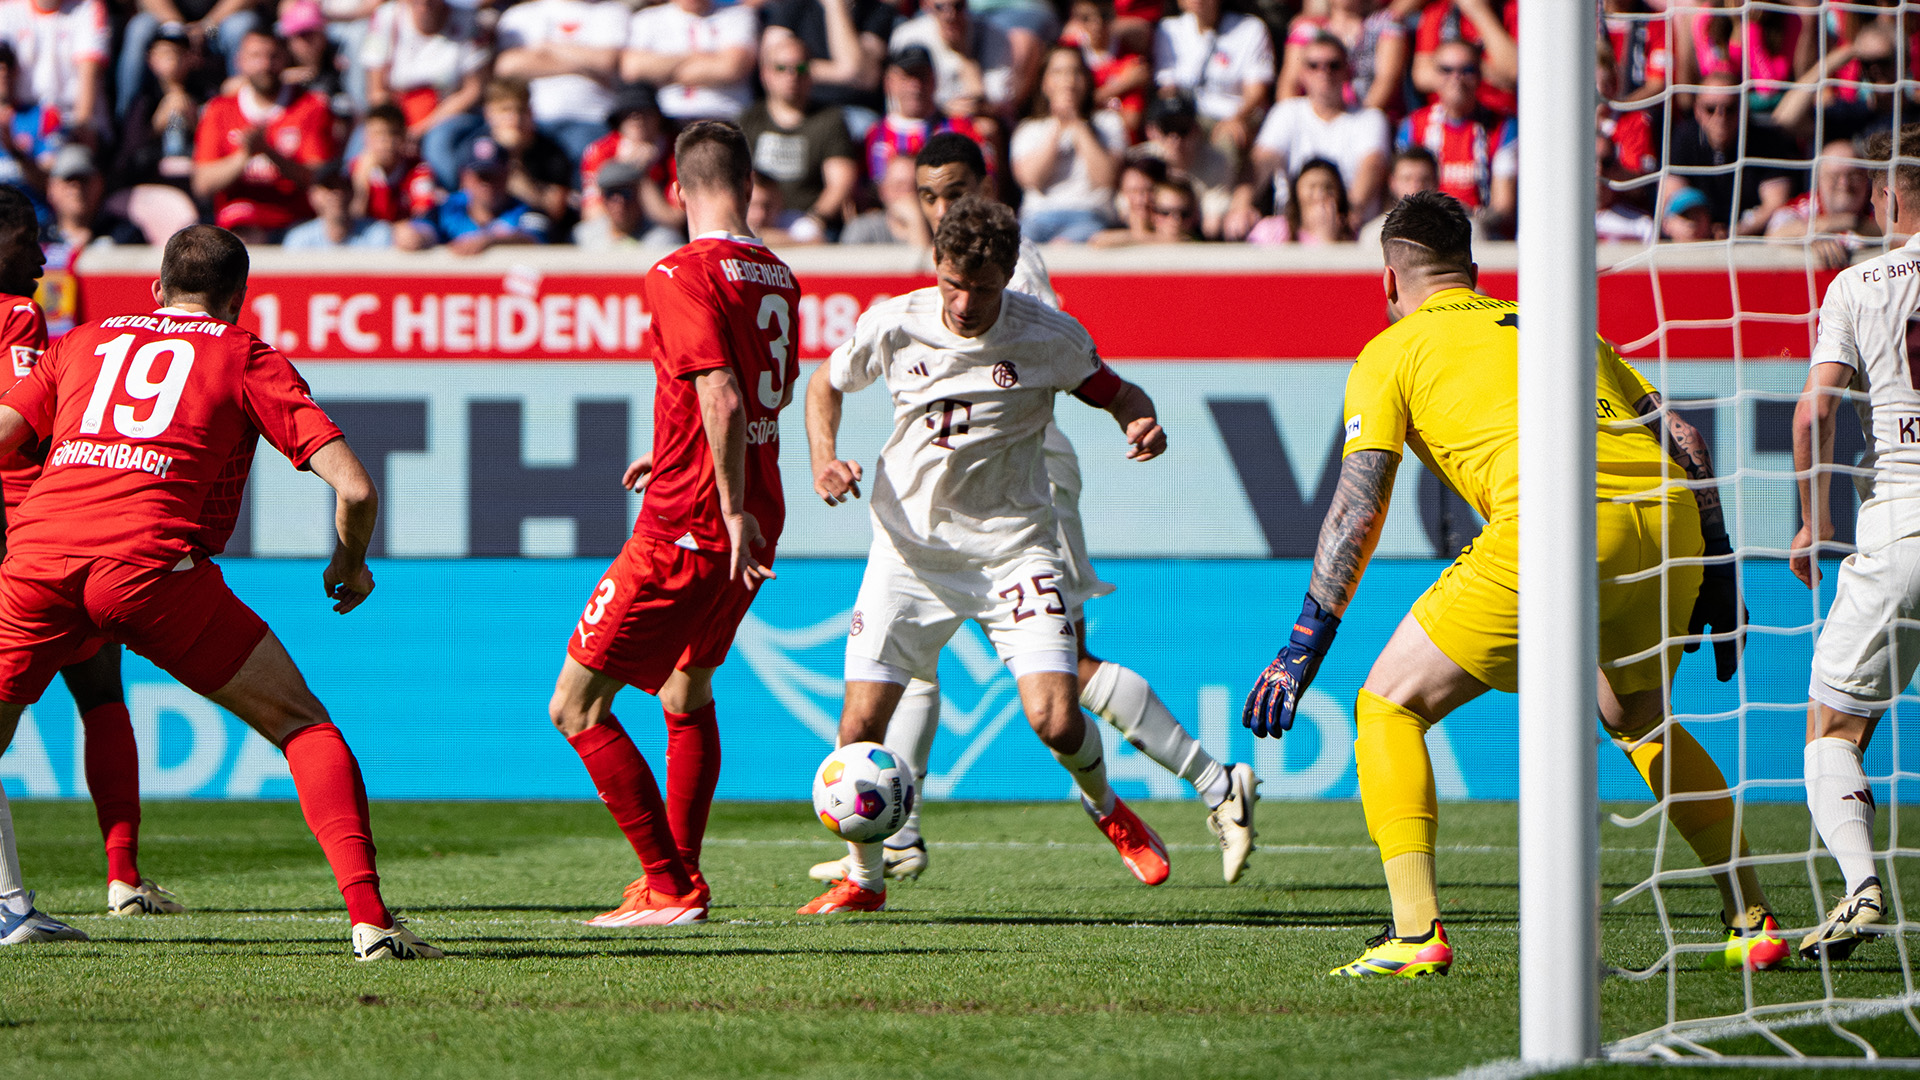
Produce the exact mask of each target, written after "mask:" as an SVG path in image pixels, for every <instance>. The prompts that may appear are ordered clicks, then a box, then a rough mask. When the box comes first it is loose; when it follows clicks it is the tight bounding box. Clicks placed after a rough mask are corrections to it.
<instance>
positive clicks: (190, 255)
mask: <svg viewBox="0 0 1920 1080" xmlns="http://www.w3.org/2000/svg"><path fill="white" fill-rule="evenodd" d="M248 268H249V262H248V259H247V245H246V244H244V243H242V242H241V241H240V238H239V237H237V236H235V235H233V234H232V233H230V232H228V231H227V230H225V229H223V228H221V227H219V226H218V225H189V226H188V227H186V228H184V229H181V230H180V231H179V232H177V233H174V234H173V237H172V239H170V240H168V241H167V248H166V251H165V253H164V254H162V255H161V256H160V292H161V295H163V296H165V297H166V299H167V302H168V303H179V302H181V301H193V302H195V303H200V304H205V305H206V306H207V307H209V308H219V307H223V306H225V305H226V302H227V301H228V300H231V299H232V298H233V297H234V296H235V295H236V294H237V293H239V291H240V290H241V289H244V288H246V286H247V270H248Z"/></svg>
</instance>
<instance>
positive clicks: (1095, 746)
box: [1048, 720, 1114, 817]
mask: <svg viewBox="0 0 1920 1080" xmlns="http://www.w3.org/2000/svg"><path fill="white" fill-rule="evenodd" d="M1080 726H1081V727H1082V728H1084V729H1085V730H1086V736H1085V737H1084V738H1082V739H1081V740H1080V749H1079V750H1077V751H1075V752H1074V753H1072V754H1063V753H1061V752H1060V751H1058V750H1053V748H1052V747H1048V749H1049V750H1052V752H1053V756H1054V758H1055V760H1057V761H1059V762H1060V764H1062V765H1064V766H1066V767H1067V771H1068V772H1070V773H1072V774H1073V782H1074V783H1075V784H1078V785H1079V786H1080V791H1081V793H1082V794H1084V795H1086V797H1087V800H1088V801H1089V802H1091V803H1093V806H1094V809H1096V810H1098V811H1100V816H1101V817H1106V816H1107V815H1108V814H1111V813H1113V799H1114V796H1113V785H1111V784H1109V783H1107V748H1106V746H1105V745H1104V744H1103V743H1101V741H1100V729H1099V728H1098V727H1095V726H1094V725H1092V724H1089V723H1087V722H1086V721H1085V720H1082V721H1081V724H1080Z"/></svg>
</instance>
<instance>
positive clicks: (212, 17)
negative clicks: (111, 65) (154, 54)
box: [113, 0, 262, 119]
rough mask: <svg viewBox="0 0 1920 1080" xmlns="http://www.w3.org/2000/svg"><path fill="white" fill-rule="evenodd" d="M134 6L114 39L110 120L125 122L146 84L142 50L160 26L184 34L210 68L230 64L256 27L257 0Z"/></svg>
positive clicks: (181, 0)
mask: <svg viewBox="0 0 1920 1080" xmlns="http://www.w3.org/2000/svg"><path fill="white" fill-rule="evenodd" d="M135 3H136V6H137V7H138V8H139V10H138V11H135V12H134V14H133V17H132V18H130V19H128V20H127V28H126V31H125V32H124V33H123V34H122V35H121V37H120V51H119V52H118V54H116V55H117V57H118V59H117V61H116V64H117V67H116V70H115V72H114V106H113V114H114V116H115V117H118V118H120V119H125V118H126V115H127V110H128V109H129V108H131V107H132V106H133V101H134V99H135V98H137V97H139V96H140V92H141V91H142V90H145V89H149V88H150V84H149V83H148V82H147V78H148V75H147V47H148V46H149V45H151V44H152V43H153V39H154V38H155V37H156V36H157V35H159V33H160V32H161V28H162V27H166V28H169V30H170V31H171V30H172V29H174V28H177V29H179V30H181V31H183V32H184V33H185V34H186V37H187V41H188V42H189V43H191V46H192V48H193V50H194V51H195V52H200V51H202V50H204V51H205V52H207V53H209V54H210V59H213V60H217V61H218V62H219V63H218V64H217V65H216V67H218V68H221V69H224V68H226V67H229V66H233V65H234V64H235V63H236V58H237V56H238V54H239V52H240V44H241V42H243V41H245V40H246V36H247V35H248V34H249V33H251V32H253V30H254V29H255V28H256V27H259V26H261V25H262V24H261V22H260V13H259V10H258V9H259V6H260V5H259V0H135Z"/></svg>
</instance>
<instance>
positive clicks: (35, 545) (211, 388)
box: [0, 308, 341, 567]
mask: <svg viewBox="0 0 1920 1080" xmlns="http://www.w3.org/2000/svg"><path fill="white" fill-rule="evenodd" d="M0 404H4V405H8V406H11V407H12V408H13V409H15V410H16V411H18V412H19V413H20V415H21V416H23V417H25V418H26V421H27V423H28V425H30V426H31V427H32V428H33V432H34V434H35V435H36V436H38V437H39V438H41V439H44V440H47V441H48V443H49V445H50V446H51V448H52V449H51V450H50V452H49V453H48V454H47V461H46V466H45V470H44V472H43V473H42V475H41V477H40V479H39V480H38V481H37V482H35V484H34V485H33V490H32V491H31V492H30V493H28V495H27V498H26V501H25V502H24V503H22V504H21V506H20V511H19V514H18V517H17V520H15V521H13V522H11V528H10V529H9V531H8V537H7V540H8V547H9V549H10V550H11V551H14V552H23V553H24V552H34V553H44V554H54V555H76V556H88V557H103V558H109V559H117V560H119V561H121V562H127V563H133V564H135V565H139V566H162V567H165V566H177V565H179V564H181V563H182V562H183V561H184V560H187V559H190V558H191V559H200V558H204V557H206V556H210V555H218V554H219V553H220V552H221V551H223V550H225V548H226V546H227V538H228V537H229V536H231V535H233V526H234V523H235V522H236V521H237V520H238V518H239V513H240V494H241V492H242V491H243V490H244V489H245V487H246V483H247V472H248V470H249V469H250V468H251V467H252V465H253V451H254V447H255V446H256V445H257V444H258V441H259V437H260V436H262V435H265V436H266V437H267V441H268V442H269V443H272V444H273V446H274V448H275V449H276V450H279V451H280V452H281V453H283V454H285V455H287V458H288V460H290V461H292V462H293V464H294V465H295V467H298V468H305V467H306V464H307V459H308V458H310V457H312V456H313V453H314V451H316V450H318V449H320V448H321V447H322V446H325V445H326V444H327V443H330V442H332V441H333V440H335V439H338V438H340V437H341V436H340V429H339V428H338V427H335V426H334V423H333V421H332V420H329V419H328V418H327V414H326V413H324V412H322V411H320V407H319V406H318V405H315V404H314V403H313V399H312V398H311V397H310V396H308V391H307V384H306V382H305V380H303V379H301V378H300V373H299V372H297V371H295V370H294V369H293V365H292V364H291V363H289V362H288V361H287V358H286V357H284V356H282V355H280V353H279V352H278V351H276V350H274V349H273V348H272V347H271V346H269V345H267V344H266V343H265V342H263V341H261V340H260V339H259V338H257V337H254V336H253V335H252V334H250V333H248V332H247V331H245V330H242V329H240V328H239V327H237V326H233V325H231V324H229V323H223V322H221V321H220V320H218V319H215V318H212V317H210V316H207V315H201V314H196V313H193V312H188V311H183V310H181V309H179V308H161V309H160V310H159V311H156V312H154V313H153V314H151V315H117V316H115V317H113V318H111V319H103V320H101V321H100V322H93V323H87V324H85V325H83V326H79V327H76V328H74V330H73V331H72V332H71V333H69V334H67V335H66V336H65V337H63V338H61V339H60V340H59V342H57V343H56V344H55V345H54V346H53V347H52V348H49V349H48V350H47V352H46V355H45V356H44V357H42V358H41V360H40V363H39V364H37V365H36V366H35V367H34V369H33V372H32V374H30V375H29V376H27V377H26V378H24V379H21V380H20V381H19V382H17V383H15V384H14V386H13V389H11V390H9V391H7V394H6V396H5V397H4V398H0Z"/></svg>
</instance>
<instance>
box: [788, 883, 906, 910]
mask: <svg viewBox="0 0 1920 1080" xmlns="http://www.w3.org/2000/svg"><path fill="white" fill-rule="evenodd" d="M886 906H887V890H885V889H881V890H880V891H879V892H875V891H873V890H872V889H863V888H861V887H860V886H858V885H855V884H854V883H853V882H851V881H836V882H834V883H833V888H831V889H828V890H827V891H826V892H823V893H821V894H820V895H819V896H816V897H814V898H813V899H812V900H809V901H807V904H806V906H804V907H802V908H801V909H800V910H799V911H797V912H795V914H797V915H837V914H840V913H842V912H850V911H884V910H885V909H886Z"/></svg>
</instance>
